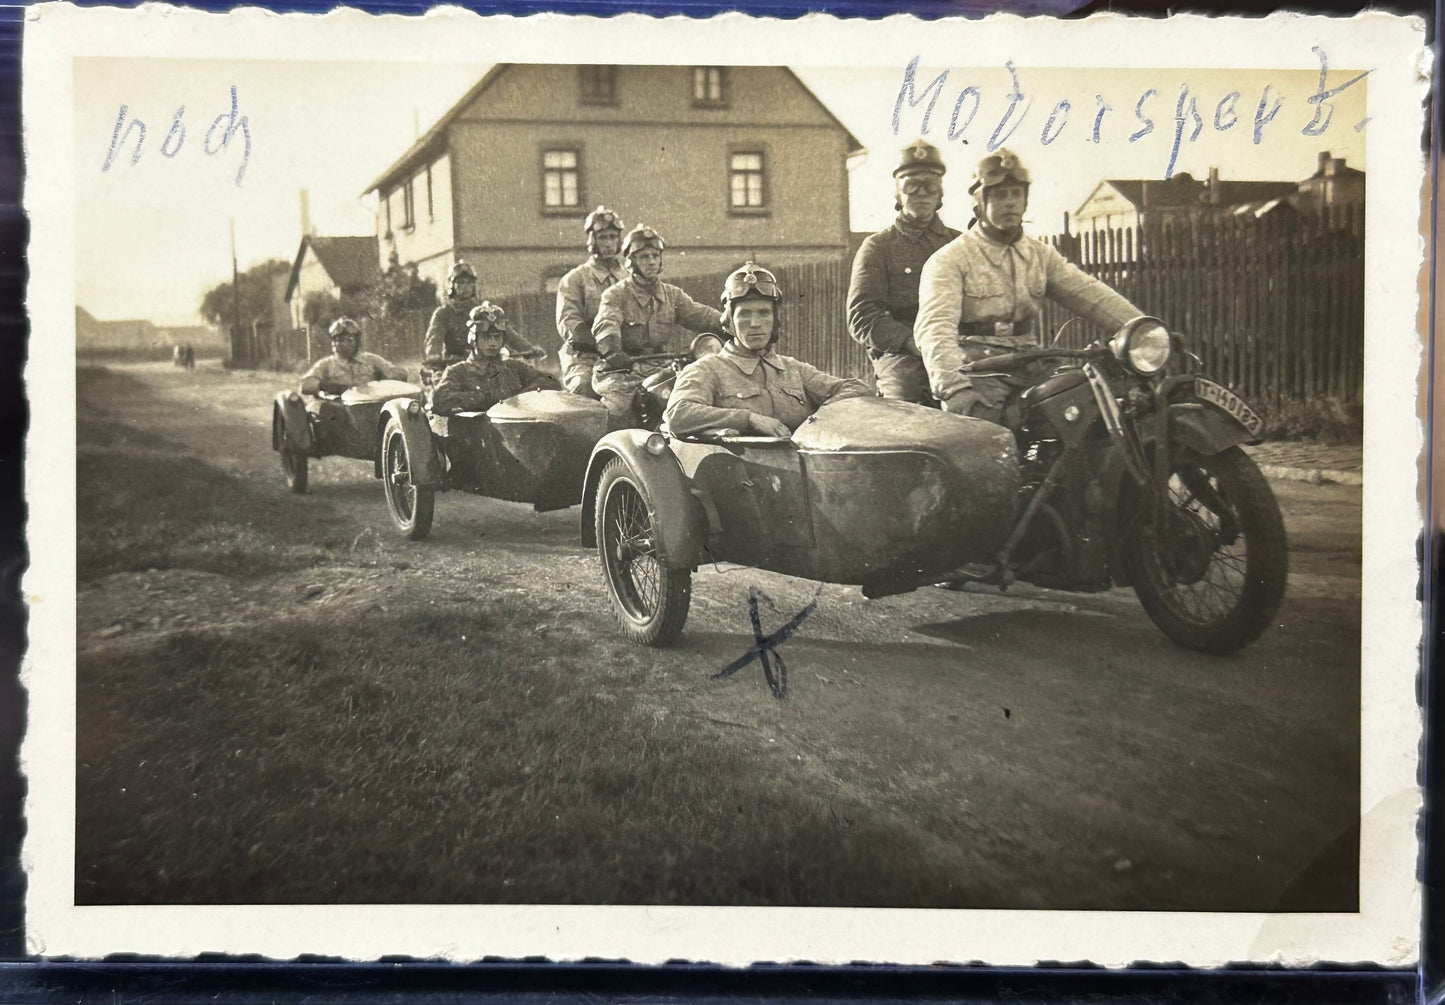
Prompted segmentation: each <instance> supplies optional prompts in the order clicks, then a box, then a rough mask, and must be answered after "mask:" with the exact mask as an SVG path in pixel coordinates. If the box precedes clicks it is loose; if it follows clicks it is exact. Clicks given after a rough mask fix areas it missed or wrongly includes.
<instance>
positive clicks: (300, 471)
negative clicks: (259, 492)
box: [281, 430, 310, 495]
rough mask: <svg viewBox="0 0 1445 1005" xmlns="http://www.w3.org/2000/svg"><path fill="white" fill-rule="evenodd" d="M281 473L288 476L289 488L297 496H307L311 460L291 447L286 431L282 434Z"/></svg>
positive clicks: (287, 483) (287, 485)
mask: <svg viewBox="0 0 1445 1005" xmlns="http://www.w3.org/2000/svg"><path fill="white" fill-rule="evenodd" d="M281 473H282V474H284V475H285V476H286V487H287V488H289V489H290V490H291V491H292V492H295V493H296V494H297V495H305V494H306V485H307V478H308V475H309V474H310V458H309V457H307V456H306V455H305V454H303V453H302V452H301V451H299V450H297V449H296V448H295V447H293V446H292V445H291V441H290V440H288V439H287V438H286V433H285V431H284V430H283V431H282V433H281Z"/></svg>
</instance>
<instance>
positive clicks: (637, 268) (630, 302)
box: [592, 223, 722, 421]
mask: <svg viewBox="0 0 1445 1005" xmlns="http://www.w3.org/2000/svg"><path fill="white" fill-rule="evenodd" d="M663 247H664V245H663V241H662V235H660V234H658V232H657V231H655V230H653V229H652V228H651V227H649V226H647V225H646V224H641V223H639V224H638V225H637V226H636V227H634V228H633V229H632V232H631V233H629V234H628V235H627V238H626V240H624V241H623V242H622V258H623V261H624V262H625V264H626V266H627V278H626V279H624V280H623V281H622V282H620V283H614V284H613V285H612V286H609V287H608V288H607V289H606V290H604V291H603V293H602V302H601V304H600V305H599V306H598V308H597V320H596V322H595V323H594V324H593V326H592V331H593V334H594V335H595V336H596V340H597V351H598V353H600V354H601V357H602V358H601V360H599V361H598V363H597V366H596V368H595V370H594V371H593V374H592V386H593V388H594V389H595V390H596V391H597V393H598V395H600V396H601V398H602V401H603V402H604V403H605V404H606V405H607V411H608V413H609V414H610V415H611V416H612V417H613V420H614V421H619V420H623V419H625V418H627V417H628V415H629V414H630V410H631V407H632V400H633V396H634V395H635V394H636V392H637V389H638V388H639V387H641V386H642V381H643V378H645V377H647V376H648V375H650V374H652V373H656V372H657V370H658V366H657V365H656V364H652V363H638V364H636V365H634V364H633V361H632V356H633V355H642V354H651V353H680V352H682V351H684V347H685V346H686V345H687V343H686V342H684V341H683V332H685V331H687V332H718V331H721V330H722V314H721V313H719V312H718V311H715V310H713V309H712V308H711V307H705V306H703V305H702V304H700V303H698V302H697V301H696V300H694V299H692V297H690V296H688V295H687V293H685V292H684V291H683V290H681V289H679V288H678V287H676V286H673V285H672V284H671V283H664V282H663V281H662V278H661V277H662V249H663Z"/></svg>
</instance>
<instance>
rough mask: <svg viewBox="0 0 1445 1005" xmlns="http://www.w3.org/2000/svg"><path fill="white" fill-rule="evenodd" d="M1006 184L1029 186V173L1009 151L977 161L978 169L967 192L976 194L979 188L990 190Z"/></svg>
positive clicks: (1002, 151)
mask: <svg viewBox="0 0 1445 1005" xmlns="http://www.w3.org/2000/svg"><path fill="white" fill-rule="evenodd" d="M1007 182H1013V183H1015V184H1018V185H1027V184H1029V172H1028V169H1027V168H1025V167H1024V166H1023V165H1022V164H1021V163H1019V159H1018V155H1017V154H1015V153H1013V152H1012V151H1010V150H1000V151H999V152H998V153H996V154H990V155H989V156H987V157H985V158H984V159H983V160H981V161H979V163H978V169H977V170H976V171H974V173H973V184H972V185H971V186H970V187H969V191H970V192H976V191H978V190H979V189H981V188H992V187H993V186H995V185H1003V184H1005V183H1007Z"/></svg>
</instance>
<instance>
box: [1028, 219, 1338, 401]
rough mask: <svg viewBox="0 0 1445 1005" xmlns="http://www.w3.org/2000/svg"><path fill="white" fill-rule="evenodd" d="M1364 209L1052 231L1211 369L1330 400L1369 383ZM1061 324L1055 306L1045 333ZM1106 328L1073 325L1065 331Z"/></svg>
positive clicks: (1253, 389)
mask: <svg viewBox="0 0 1445 1005" xmlns="http://www.w3.org/2000/svg"><path fill="white" fill-rule="evenodd" d="M1363 234H1364V207H1363V206H1356V207H1333V208H1332V209H1331V210H1330V212H1328V213H1327V214H1325V215H1324V216H1320V217H1303V218H1302V217H1298V216H1294V215H1290V214H1286V213H1279V214H1272V215H1271V216H1266V217H1264V218H1263V219H1259V220H1256V219H1254V218H1253V217H1245V218H1243V219H1240V218H1233V217H1228V218H1214V219H1203V220H1195V221H1192V222H1188V223H1181V224H1179V225H1177V226H1173V227H1171V228H1169V229H1167V230H1155V229H1153V228H1150V229H1148V230H1146V231H1145V232H1144V234H1143V241H1142V247H1141V244H1140V239H1139V237H1140V235H1139V234H1138V232H1137V231H1135V230H1133V229H1124V230H1115V231H1110V232H1104V233H1096V234H1086V235H1083V236H1075V235H1070V234H1061V235H1058V236H1055V237H1052V238H1050V239H1049V243H1051V244H1053V245H1054V246H1055V247H1056V248H1058V249H1059V251H1060V252H1062V253H1063V254H1064V256H1065V257H1067V258H1068V259H1069V260H1070V261H1073V262H1075V263H1078V264H1079V265H1080V266H1081V268H1083V269H1084V271H1086V272H1088V273H1089V274H1091V275H1094V276H1097V277H1099V278H1100V279H1102V280H1104V281H1105V282H1106V283H1108V284H1109V285H1111V286H1113V287H1114V288H1115V289H1117V290H1118V291H1119V292H1120V293H1122V294H1123V295H1124V296H1126V297H1128V298H1129V299H1130V300H1131V301H1133V302H1134V303H1135V304H1137V305H1138V306H1139V307H1140V308H1141V309H1142V310H1144V311H1146V312H1148V313H1150V314H1153V315H1155V316H1157V317H1159V318H1160V319H1162V320H1163V321H1164V323H1165V324H1167V325H1168V326H1169V327H1170V328H1171V329H1174V330H1176V331H1179V332H1182V333H1183V334H1184V335H1185V336H1186V341H1187V345H1188V346H1189V348H1190V350H1191V351H1193V352H1194V353H1195V354H1196V355H1197V356H1199V357H1200V358H1201V359H1202V360H1203V362H1204V369H1205V372H1206V373H1207V374H1209V375H1210V376H1211V377H1213V378H1214V379H1215V380H1217V381H1219V382H1220V383H1223V384H1227V385H1228V386H1229V387H1231V388H1233V389H1234V390H1235V391H1237V392H1238V393H1239V394H1241V395H1243V396H1244V397H1245V398H1248V399H1251V400H1254V401H1257V402H1267V403H1270V404H1274V405H1278V404H1280V403H1281V402H1282V401H1287V400H1304V399H1309V398H1317V397H1322V396H1329V397H1334V398H1338V399H1340V400H1342V401H1346V402H1358V401H1359V400H1360V398H1361V391H1362V388H1363V384H1364V347H1365V296H1364V293H1365V257H1364V243H1363V240H1362V236H1363ZM1067 320H1068V312H1067V311H1064V310H1063V309H1062V308H1060V307H1058V306H1057V305H1055V304H1052V303H1050V304H1048V305H1047V306H1046V308H1045V311H1044V324H1045V326H1046V330H1047V331H1050V332H1053V331H1056V330H1058V328H1059V327H1060V326H1061V325H1063V324H1064V322H1065V321H1067ZM1101 334H1102V333H1101V332H1099V331H1098V330H1097V329H1095V328H1094V327H1093V326H1091V325H1086V324H1083V323H1082V322H1074V323H1073V324H1071V325H1069V327H1068V329H1067V330H1066V332H1065V334H1064V337H1063V339H1062V340H1061V341H1062V342H1063V343H1065V344H1068V345H1075V346H1077V345H1083V344H1085V343H1086V342H1088V341H1089V340H1091V339H1094V338H1098V337H1099V336H1100V335H1101Z"/></svg>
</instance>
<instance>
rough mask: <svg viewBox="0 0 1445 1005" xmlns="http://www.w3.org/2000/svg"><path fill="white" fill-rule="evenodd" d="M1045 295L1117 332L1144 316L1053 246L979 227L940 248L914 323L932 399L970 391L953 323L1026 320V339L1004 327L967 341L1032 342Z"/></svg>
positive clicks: (1014, 345) (1010, 344) (928, 267)
mask: <svg viewBox="0 0 1445 1005" xmlns="http://www.w3.org/2000/svg"><path fill="white" fill-rule="evenodd" d="M1045 297H1047V298H1049V299H1050V300H1054V301H1056V302H1057V303H1059V304H1061V305H1062V306H1063V307H1065V308H1067V309H1068V310H1070V311H1072V312H1073V313H1075V314H1077V315H1079V316H1080V317H1083V318H1085V319H1087V320H1089V321H1092V322H1094V323H1095V324H1098V325H1100V326H1102V327H1104V328H1117V327H1119V326H1120V325H1122V324H1124V323H1125V322H1127V321H1130V320H1132V319H1134V318H1136V317H1138V316H1139V315H1140V314H1142V313H1143V312H1142V311H1141V310H1139V308H1137V307H1135V306H1134V305H1133V304H1131V303H1130V302H1129V301H1127V300H1125V299H1124V298H1123V297H1121V296H1120V295H1119V294H1118V293H1116V292H1114V290H1113V289H1111V288H1110V287H1109V286H1108V285H1107V284H1106V283H1103V282H1101V281H1100V280H1098V279H1095V278H1094V277H1093V276H1090V275H1089V274H1088V273H1086V272H1084V271H1083V270H1082V269H1080V268H1078V267H1077V266H1075V265H1073V264H1071V263H1070V262H1069V261H1068V260H1067V259H1065V258H1064V256H1063V255H1061V254H1059V252H1058V251H1057V249H1055V248H1053V247H1050V246H1049V245H1047V244H1044V243H1043V242H1042V241H1036V240H1034V239H1033V238H1031V237H1019V238H1018V239H1017V240H1015V241H1013V242H1012V243H1009V244H1004V243H1001V242H1000V241H998V240H995V239H994V238H992V237H990V236H988V235H987V234H985V233H984V232H983V228H982V227H981V226H980V227H975V228H974V229H972V230H970V231H968V232H967V233H965V234H963V235H962V236H961V237H958V238H955V239H954V240H953V241H951V242H950V243H949V244H948V245H946V246H945V247H943V248H942V249H941V250H939V251H938V252H937V253H936V254H935V255H934V256H933V257H932V258H930V259H929V260H928V264H927V265H925V266H924V268H923V281H922V283H921V284H920V289H919V300H920V303H919V306H918V318H917V320H916V321H915V322H914V324H913V338H914V341H916V342H917V343H918V350H919V353H920V354H921V355H922V356H923V364H924V366H926V367H927V368H928V377H929V383H930V384H931V385H932V388H933V393H934V395H935V396H936V397H938V399H939V400H943V399H945V398H948V397H950V396H951V395H953V394H955V393H957V392H958V391H961V390H963V389H964V388H967V387H971V386H972V383H973V382H972V380H971V379H970V378H969V377H968V376H966V375H965V374H962V373H959V372H958V368H959V367H960V366H961V365H962V364H963V361H964V354H963V350H962V349H961V348H960V339H961V336H960V334H959V325H960V324H964V323H968V322H1003V323H1008V322H1021V321H1025V322H1030V323H1031V324H1032V325H1033V330H1032V333H1031V334H1029V335H1026V336H1017V335H1012V334H1009V333H1007V331H1006V329H1005V331H1004V332H1001V333H1000V334H999V335H998V336H997V337H989V336H986V335H985V336H980V337H975V338H974V339H972V340H973V341H978V342H982V343H984V344H993V345H998V346H1001V347H1005V348H1019V347H1021V344H1028V345H1036V344H1038V339H1039V335H1040V334H1041V332H1040V316H1041V315H1040V311H1041V309H1042V305H1043V301H1044V298H1045Z"/></svg>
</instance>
